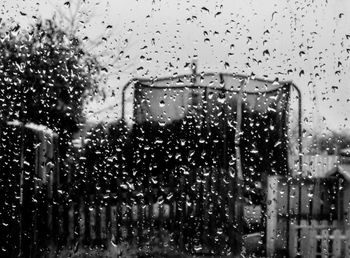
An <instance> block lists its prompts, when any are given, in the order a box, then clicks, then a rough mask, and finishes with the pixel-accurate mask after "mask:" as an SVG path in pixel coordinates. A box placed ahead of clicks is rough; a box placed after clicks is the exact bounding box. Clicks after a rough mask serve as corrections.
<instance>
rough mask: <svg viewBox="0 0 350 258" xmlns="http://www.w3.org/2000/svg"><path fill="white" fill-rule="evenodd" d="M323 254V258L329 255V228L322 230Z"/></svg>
mask: <svg viewBox="0 0 350 258" xmlns="http://www.w3.org/2000/svg"><path fill="white" fill-rule="evenodd" d="M321 237H322V240H321V255H322V258H328V257H329V231H328V229H323V230H321Z"/></svg>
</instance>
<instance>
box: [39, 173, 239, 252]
mask: <svg viewBox="0 0 350 258" xmlns="http://www.w3.org/2000/svg"><path fill="white" fill-rule="evenodd" d="M199 172H200V171H199V170H198V171H197V173H195V171H192V173H191V174H188V175H186V174H185V175H184V174H182V175H176V176H175V175H171V176H170V179H169V185H168V186H167V187H165V188H164V190H163V191H162V192H159V191H158V193H156V194H155V192H154V191H153V189H138V190H131V189H124V190H121V189H120V192H118V193H117V194H116V193H114V194H112V193H110V194H108V195H101V196H88V198H85V197H77V198H74V197H73V198H69V199H66V198H65V197H63V196H62V198H61V197H59V196H58V197H57V199H56V200H52V201H49V202H48V203H47V205H48V209H46V210H45V209H44V210H43V211H44V213H43V214H40V215H39V216H37V217H38V218H41V219H40V220H41V221H42V218H47V219H46V220H45V221H46V222H45V223H42V224H41V226H42V227H41V229H40V230H39V231H38V234H37V235H38V237H39V236H46V239H44V240H39V239H38V240H37V241H35V242H37V243H40V242H41V243H42V244H43V245H44V246H47V245H48V244H49V243H47V241H50V242H51V243H58V245H57V246H56V248H57V250H59V249H60V248H61V247H63V246H67V245H68V246H69V245H76V244H77V243H79V244H80V246H99V247H106V246H107V245H108V243H109V242H110V241H112V240H113V242H114V243H115V244H116V245H118V244H121V243H125V242H127V243H128V244H129V245H130V246H133V247H134V248H137V249H142V248H147V247H148V248H149V247H152V246H153V247H156V248H160V249H162V248H164V247H171V248H173V249H176V250H179V251H181V252H184V253H187V254H207V255H221V256H222V255H232V254H238V253H239V252H240V250H241V247H242V243H241V241H242V231H241V227H242V213H240V210H239V209H240V207H239V204H238V203H237V202H238V201H237V191H236V190H237V187H236V183H235V181H234V180H233V179H232V178H231V177H230V176H229V174H228V173H225V171H220V170H217V169H207V170H206V171H205V173H199ZM76 196H79V195H76ZM80 196H81V195H80ZM70 197H71V196H70ZM241 207H242V206H241ZM46 211H47V213H46ZM39 213H40V212H39ZM38 223H39V222H38ZM45 224H46V225H45ZM36 249H37V250H39V249H40V246H38V247H37V248H36Z"/></svg>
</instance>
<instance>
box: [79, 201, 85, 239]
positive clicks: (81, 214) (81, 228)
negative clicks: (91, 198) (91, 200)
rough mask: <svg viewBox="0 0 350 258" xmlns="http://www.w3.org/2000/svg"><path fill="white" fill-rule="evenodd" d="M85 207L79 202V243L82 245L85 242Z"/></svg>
mask: <svg viewBox="0 0 350 258" xmlns="http://www.w3.org/2000/svg"><path fill="white" fill-rule="evenodd" d="M85 223H86V222H85V205H84V203H83V202H81V204H80V207H79V242H80V243H81V244H82V243H83V242H84V240H85V234H86V228H85Z"/></svg>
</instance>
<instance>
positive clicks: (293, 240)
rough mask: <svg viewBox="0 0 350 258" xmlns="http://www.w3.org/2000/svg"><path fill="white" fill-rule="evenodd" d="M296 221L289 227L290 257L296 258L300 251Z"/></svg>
mask: <svg viewBox="0 0 350 258" xmlns="http://www.w3.org/2000/svg"><path fill="white" fill-rule="evenodd" d="M294 223H295V221H293V222H291V224H290V226H289V257H291V258H294V257H295V256H296V254H297V249H298V234H297V229H296V226H295V224H294Z"/></svg>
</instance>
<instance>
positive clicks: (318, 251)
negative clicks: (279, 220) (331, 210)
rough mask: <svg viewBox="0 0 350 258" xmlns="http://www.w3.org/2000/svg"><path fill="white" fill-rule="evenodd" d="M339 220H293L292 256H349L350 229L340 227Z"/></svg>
mask: <svg viewBox="0 0 350 258" xmlns="http://www.w3.org/2000/svg"><path fill="white" fill-rule="evenodd" d="M337 224H338V223H337V221H333V223H331V224H330V223H329V221H316V220H311V221H306V220H301V221H300V224H297V223H296V222H292V223H291V225H290V231H289V234H290V236H289V255H290V257H297V255H300V256H301V257H335V258H340V257H348V256H349V254H350V229H347V230H345V229H344V228H339V227H338V225H337ZM299 232H300V233H299Z"/></svg>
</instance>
